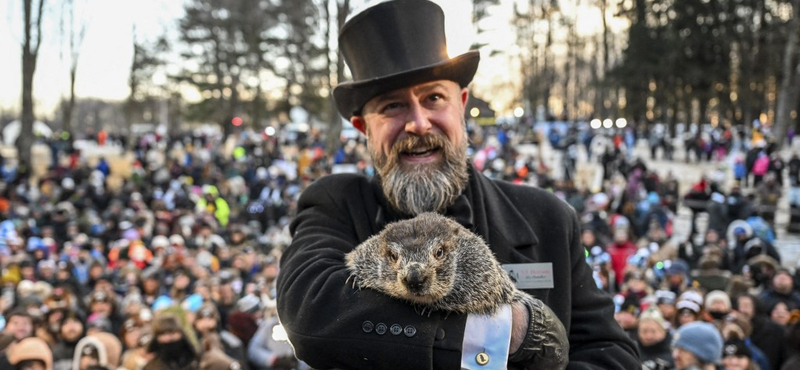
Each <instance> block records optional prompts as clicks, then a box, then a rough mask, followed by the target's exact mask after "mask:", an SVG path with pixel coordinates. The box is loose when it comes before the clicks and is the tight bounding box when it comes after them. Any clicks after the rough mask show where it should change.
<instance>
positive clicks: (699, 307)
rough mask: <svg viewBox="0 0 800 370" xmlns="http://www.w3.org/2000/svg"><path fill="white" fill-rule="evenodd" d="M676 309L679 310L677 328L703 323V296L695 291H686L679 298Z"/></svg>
mask: <svg viewBox="0 0 800 370" xmlns="http://www.w3.org/2000/svg"><path fill="white" fill-rule="evenodd" d="M675 308H676V309H677V310H678V317H677V322H676V323H675V324H676V327H681V326H683V325H685V324H688V323H691V322H695V321H701V320H702V318H703V296H702V295H700V294H699V293H697V292H696V291H693V290H690V291H686V292H684V293H683V294H681V295H680V296H679V297H678V303H677V304H676V305H675Z"/></svg>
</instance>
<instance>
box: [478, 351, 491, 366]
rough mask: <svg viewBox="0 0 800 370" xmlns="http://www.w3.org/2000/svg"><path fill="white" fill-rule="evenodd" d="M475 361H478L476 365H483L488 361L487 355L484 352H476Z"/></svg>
mask: <svg viewBox="0 0 800 370" xmlns="http://www.w3.org/2000/svg"><path fill="white" fill-rule="evenodd" d="M475 361H477V362H478V365H481V366H484V365H486V364H488V363H489V355H487V354H486V353H485V352H481V353H478V355H477V356H475Z"/></svg>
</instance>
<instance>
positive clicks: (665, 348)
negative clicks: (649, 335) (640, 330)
mask: <svg viewBox="0 0 800 370" xmlns="http://www.w3.org/2000/svg"><path fill="white" fill-rule="evenodd" d="M671 345H672V334H670V333H667V336H666V337H664V339H663V340H662V341H660V342H658V343H656V344H653V345H651V346H644V345H642V344H641V343H639V350H640V351H641V353H642V368H643V369H646V370H662V369H672V368H673V367H675V359H674V358H672V348H671Z"/></svg>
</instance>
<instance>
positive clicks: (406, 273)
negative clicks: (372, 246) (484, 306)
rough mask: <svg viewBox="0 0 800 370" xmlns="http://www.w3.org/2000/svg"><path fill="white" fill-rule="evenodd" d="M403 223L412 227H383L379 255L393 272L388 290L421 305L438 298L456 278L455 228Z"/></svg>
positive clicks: (391, 293) (447, 291) (443, 294)
mask: <svg viewBox="0 0 800 370" xmlns="http://www.w3.org/2000/svg"><path fill="white" fill-rule="evenodd" d="M405 226H412V227H411V228H410V229H409V228H406V227H400V228H392V229H388V230H386V235H384V236H385V238H383V243H381V244H382V245H381V250H380V253H381V258H382V259H383V260H384V261H385V263H386V264H387V265H388V266H390V267H391V268H389V269H388V270H389V271H392V272H394V274H393V275H394V276H389V279H390V280H391V281H387V293H389V294H390V295H394V296H397V297H401V298H405V299H407V300H410V301H412V302H417V303H423V304H428V303H431V302H434V301H437V300H439V299H441V298H442V297H444V296H445V295H447V294H448V293H449V292H450V289H451V288H452V287H453V284H454V281H455V271H456V266H455V254H454V252H455V248H456V246H457V244H456V240H455V231H454V230H452V229H451V228H450V227H448V226H449V225H446V224H434V225H421V224H420V222H419V221H418V222H415V223H411V224H410V225H405ZM421 227H422V228H424V229H420V228H421ZM431 231H435V232H431Z"/></svg>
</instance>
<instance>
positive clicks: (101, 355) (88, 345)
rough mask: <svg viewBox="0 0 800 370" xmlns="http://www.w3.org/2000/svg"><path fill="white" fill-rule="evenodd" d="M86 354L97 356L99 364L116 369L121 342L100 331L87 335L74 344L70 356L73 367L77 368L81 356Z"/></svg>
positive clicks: (120, 352)
mask: <svg viewBox="0 0 800 370" xmlns="http://www.w3.org/2000/svg"><path fill="white" fill-rule="evenodd" d="M88 354H92V355H93V356H97V360H98V362H99V365H100V366H103V367H106V368H109V369H116V368H117V367H118V366H119V363H120V356H121V355H122V342H120V341H119V339H117V337H115V336H114V335H113V334H110V333H105V332H100V333H92V334H89V335H87V336H86V337H84V338H83V339H81V340H80V341H79V342H78V344H77V346H75V354H74V355H73V357H72V364H73V367H75V368H77V365H78V364H80V361H81V357H82V356H84V355H88Z"/></svg>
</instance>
